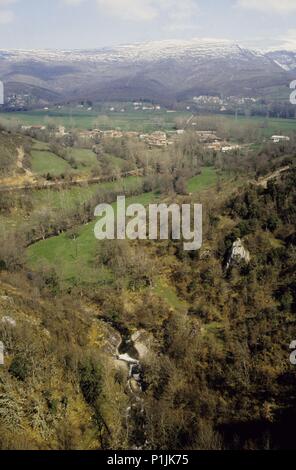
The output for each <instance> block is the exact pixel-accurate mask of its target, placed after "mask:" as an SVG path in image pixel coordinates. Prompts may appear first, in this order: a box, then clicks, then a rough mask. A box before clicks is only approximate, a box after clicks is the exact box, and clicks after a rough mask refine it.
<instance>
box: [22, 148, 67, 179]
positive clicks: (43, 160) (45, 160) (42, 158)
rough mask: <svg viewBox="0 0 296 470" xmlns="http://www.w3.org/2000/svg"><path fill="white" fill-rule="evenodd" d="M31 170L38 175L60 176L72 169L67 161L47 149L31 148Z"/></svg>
mask: <svg viewBox="0 0 296 470" xmlns="http://www.w3.org/2000/svg"><path fill="white" fill-rule="evenodd" d="M31 163H32V172H33V173H35V174H37V175H39V176H46V175H47V174H48V173H50V174H51V175H52V176H60V175H61V174H62V173H65V172H69V171H71V170H72V168H71V166H70V165H69V163H67V162H66V161H65V160H63V159H62V158H60V157H58V156H57V155H55V154H54V153H52V152H49V151H48V150H32V152H31Z"/></svg>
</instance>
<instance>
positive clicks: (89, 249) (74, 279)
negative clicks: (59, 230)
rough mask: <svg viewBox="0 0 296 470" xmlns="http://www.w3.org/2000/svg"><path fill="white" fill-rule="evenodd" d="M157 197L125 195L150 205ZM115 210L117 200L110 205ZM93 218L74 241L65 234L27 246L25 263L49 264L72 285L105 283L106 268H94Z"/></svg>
mask: <svg viewBox="0 0 296 470" xmlns="http://www.w3.org/2000/svg"><path fill="white" fill-rule="evenodd" d="M155 200H157V195H156V194H154V193H146V194H143V195H140V196H136V197H131V198H127V199H126V202H127V204H133V203H139V204H144V205H146V204H149V203H150V202H152V201H155ZM113 207H114V208H115V209H116V203H115V204H113ZM95 224H96V221H93V222H91V223H89V224H87V225H84V226H82V227H81V228H80V230H79V236H78V238H77V239H76V240H72V239H70V238H69V237H68V235H67V233H64V234H62V235H60V236H58V237H53V238H49V239H48V240H45V241H44V242H43V241H42V242H39V243H36V244H35V245H32V246H31V247H29V248H28V250H27V254H28V263H29V265H30V266H31V267H32V268H38V266H42V265H49V266H52V267H53V266H54V267H55V269H56V270H57V273H58V275H59V277H60V278H61V279H62V280H63V281H64V282H65V283H66V284H69V283H70V284H71V285H75V284H76V283H79V285H81V284H94V283H97V282H100V283H105V282H108V280H110V273H108V271H107V270H106V269H101V268H97V267H96V266H95V264H94V259H95V253H96V248H97V246H98V244H99V243H100V242H99V241H98V240H96V238H95V236H94V227H95Z"/></svg>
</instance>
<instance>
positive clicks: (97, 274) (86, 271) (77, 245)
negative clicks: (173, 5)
mask: <svg viewBox="0 0 296 470" xmlns="http://www.w3.org/2000/svg"><path fill="white" fill-rule="evenodd" d="M138 181H139V178H127V179H125V180H123V181H122V182H118V183H117V184H118V185H120V184H122V183H124V185H125V189H127V188H128V187H130V185H131V184H137V182H138ZM216 181H217V173H216V171H215V170H214V169H213V168H204V169H203V171H202V173H201V174H200V175H198V176H196V177H194V178H191V179H190V180H189V181H188V189H189V190H190V191H191V192H193V193H194V192H198V191H201V190H203V189H206V188H209V187H211V186H213V185H214V184H215V182H216ZM108 184H109V185H110V183H106V185H108ZM111 184H114V183H111ZM107 187H108V186H105V188H107ZM109 187H110V186H109ZM100 188H102V185H100ZM74 189H77V188H74ZM74 189H71V190H70V191H71V193H70V194H68V195H67V196H66V197H67V198H68V201H69V200H72V201H73V200H75V197H76V196H77V195H78V194H79V193H78V194H76V196H75V192H73V191H74ZM123 189H124V188H123ZM88 190H89V189H88ZM40 193H42V197H43V198H44V202H46V197H47V196H46V194H43V191H42V192H40ZM39 197H40V196H39ZM56 197H57V196H56ZM160 200H161V196H160V195H159V194H157V193H155V192H150V193H144V194H141V195H139V196H134V197H129V198H127V200H126V202H127V204H133V203H138V204H143V205H144V206H146V205H148V204H150V203H157V202H159V201H160ZM39 203H40V201H39ZM51 204H60V200H56V201H55V202H54V201H51ZM113 207H114V208H115V209H116V203H114V204H113ZM95 223H96V222H95V221H93V222H91V223H89V224H87V225H84V226H82V227H80V228H79V229H78V233H77V235H78V236H77V237H76V238H75V239H74V240H73V239H72V238H71V237H69V235H68V234H67V233H63V234H61V235H59V236H57V237H53V238H49V239H47V240H45V241H41V242H38V243H36V244H34V245H32V246H30V247H29V248H28V250H27V255H28V265H29V266H30V267H31V268H32V269H34V268H38V267H40V266H42V265H49V266H52V267H54V268H55V269H56V270H57V273H58V275H59V277H60V278H61V279H62V280H63V281H64V282H65V284H71V285H73V284H74V285H75V284H76V283H79V284H81V283H82V284H93V283H96V282H105V281H106V279H105V276H106V275H107V273H106V270H105V269H103V270H102V268H98V267H96V266H95V263H94V259H95V253H96V247H97V246H98V244H99V242H98V241H97V240H96V239H95V236H94V227H95ZM107 279H109V278H108V276H107ZM109 280H110V279H109ZM159 289H161V286H159ZM170 300H171V302H173V298H171V299H170Z"/></svg>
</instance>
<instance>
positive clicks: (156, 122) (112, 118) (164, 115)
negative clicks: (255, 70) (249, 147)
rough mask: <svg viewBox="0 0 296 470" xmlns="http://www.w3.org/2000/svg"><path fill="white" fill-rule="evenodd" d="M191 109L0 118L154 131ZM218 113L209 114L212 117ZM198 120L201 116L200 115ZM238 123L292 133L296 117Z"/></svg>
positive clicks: (68, 110)
mask: <svg viewBox="0 0 296 470" xmlns="http://www.w3.org/2000/svg"><path fill="white" fill-rule="evenodd" d="M190 116H191V112H174V113H168V112H167V111H166V110H160V111H142V110H139V111H134V110H131V109H127V110H126V111H125V112H124V113H121V112H110V111H96V110H95V109H94V110H92V111H87V110H79V109H77V108H75V107H74V108H70V107H68V108H67V107H65V108H63V109H61V110H58V109H56V108H54V109H52V110H48V111H47V110H36V111H28V112H11V113H0V118H3V119H4V120H10V121H15V122H20V123H22V124H25V125H40V124H45V125H46V124H47V123H48V122H53V123H55V124H56V125H64V126H65V127H66V128H67V129H70V128H77V129H91V128H94V127H99V128H100V129H102V130H108V129H121V130H123V131H138V132H153V131H155V130H161V129H163V130H167V131H169V130H172V129H174V126H175V122H176V119H178V118H185V119H187V118H189V117H190ZM211 116H212V117H214V116H215V115H210V117H211ZM217 117H219V118H222V119H225V120H235V116H222V115H217ZM197 120H198V117H197ZM238 121H239V122H244V123H253V124H254V123H255V124H257V125H258V126H259V127H261V128H263V130H264V134H265V135H266V136H267V137H269V136H271V135H272V134H274V133H277V132H290V131H295V130H296V119H277V118H269V119H268V118H264V117H259V116H254V117H251V118H249V117H244V116H239V117H238Z"/></svg>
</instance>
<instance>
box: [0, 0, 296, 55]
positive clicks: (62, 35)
mask: <svg viewBox="0 0 296 470" xmlns="http://www.w3.org/2000/svg"><path fill="white" fill-rule="evenodd" d="M192 37H211V38H220V39H222V38H226V39H231V40H235V41H238V42H241V43H246V44H248V43H250V45H252V44H253V43H258V44H259V45H260V46H262V47H265V46H266V45H271V46H273V45H278V46H279V45H284V46H285V47H290V48H295V49H296V0H0V49H4V48H70V49H71V48H96V47H100V46H108V45H113V44H124V43H130V42H139V41H151V40H159V39H175V38H176V39H183V38H184V39H189V38H192Z"/></svg>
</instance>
